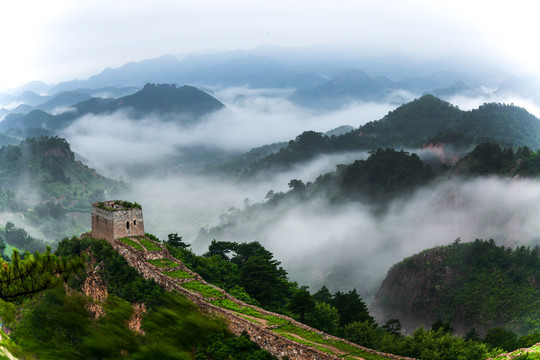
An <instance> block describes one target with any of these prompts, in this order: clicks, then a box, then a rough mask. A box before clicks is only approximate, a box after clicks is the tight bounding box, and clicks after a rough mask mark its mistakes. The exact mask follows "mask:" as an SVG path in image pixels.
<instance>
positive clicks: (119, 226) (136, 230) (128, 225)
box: [92, 200, 144, 243]
mask: <svg viewBox="0 0 540 360" xmlns="http://www.w3.org/2000/svg"><path fill="white" fill-rule="evenodd" d="M138 235H140V236H144V222H143V213H142V207H141V205H139V204H137V203H130V202H128V201H122V200H111V201H100V202H94V203H92V236H93V237H94V238H96V239H105V240H107V241H108V242H111V243H112V242H113V240H116V239H119V238H123V237H129V236H138Z"/></svg>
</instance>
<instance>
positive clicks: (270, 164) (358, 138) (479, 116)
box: [237, 95, 540, 175]
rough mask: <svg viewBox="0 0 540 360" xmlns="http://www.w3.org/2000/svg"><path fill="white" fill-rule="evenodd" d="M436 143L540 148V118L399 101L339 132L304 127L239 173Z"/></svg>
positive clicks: (498, 109) (501, 108)
mask: <svg viewBox="0 0 540 360" xmlns="http://www.w3.org/2000/svg"><path fill="white" fill-rule="evenodd" d="M435 139H438V140H437V141H451V142H456V144H455V145H458V146H462V145H463V142H464V141H465V140H466V142H467V143H475V144H480V143H482V142H486V141H489V142H492V143H496V144H500V145H502V146H512V147H516V148H517V147H519V146H527V147H529V148H530V149H533V150H536V149H538V148H540V120H538V119H537V118H536V117H535V116H533V115H531V114H530V113H528V112H527V111H526V110H525V109H522V108H520V107H517V106H514V105H505V104H496V103H490V104H484V105H482V106H480V107H479V108H478V109H475V110H471V111H462V110H460V109H459V108H457V107H455V106H453V105H452V104H450V103H448V102H446V101H443V100H440V99H438V98H436V97H434V96H432V95H425V96H422V97H421V98H419V99H416V100H414V101H412V102H410V103H407V104H404V105H401V106H400V107H398V108H396V109H395V110H393V111H391V112H389V113H388V114H387V115H386V116H384V117H383V118H382V119H380V120H376V121H371V122H368V123H367V124H365V125H363V126H360V127H359V128H357V129H355V130H352V131H350V132H348V133H346V134H344V135H340V136H330V137H329V136H325V135H323V134H322V133H317V132H314V131H306V132H304V133H303V134H301V135H299V136H297V137H296V138H295V139H294V140H291V141H290V142H289V144H288V145H287V146H286V147H283V148H281V149H280V150H279V151H277V152H276V153H274V154H270V155H268V156H266V157H264V158H262V159H259V160H257V161H255V162H254V163H252V164H251V165H249V166H247V167H244V168H243V169H237V171H240V170H241V174H243V175H250V174H253V173H256V172H259V171H265V170H270V169H272V170H282V169H286V168H289V167H290V166H291V165H293V164H295V163H298V162H302V161H307V160H310V159H312V158H314V157H315V156H317V155H320V154H329V153H337V152H344V151H352V150H371V149H376V148H379V147H381V148H385V147H391V148H396V149H400V148H404V149H418V148H422V146H423V145H426V144H429V143H432V142H433V141H434V140H435Z"/></svg>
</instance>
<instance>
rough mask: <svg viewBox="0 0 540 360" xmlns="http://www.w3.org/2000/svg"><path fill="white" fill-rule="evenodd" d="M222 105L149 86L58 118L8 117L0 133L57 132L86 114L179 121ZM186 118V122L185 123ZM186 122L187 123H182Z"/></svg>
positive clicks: (194, 92)
mask: <svg viewBox="0 0 540 360" xmlns="http://www.w3.org/2000/svg"><path fill="white" fill-rule="evenodd" d="M223 107H224V105H223V104H222V103H221V102H219V101H218V100H216V99H215V98H213V97H212V96H210V95H208V94H207V93H205V92H203V91H201V90H199V89H197V88H194V87H191V86H182V87H178V88H177V87H176V86H175V85H165V84H160V85H153V84H147V85H145V87H144V88H143V89H142V90H140V91H138V92H136V93H134V94H132V95H127V96H123V97H120V98H116V99H115V98H90V99H88V100H85V101H82V102H79V103H77V104H75V105H73V106H72V109H69V110H68V111H65V112H63V113H61V114H58V115H51V114H49V113H47V112H45V111H42V110H34V111H31V112H30V113H28V114H26V115H24V114H9V115H7V116H6V117H5V119H4V120H3V121H2V122H0V131H2V132H6V131H7V130H9V129H13V128H18V129H35V128H44V129H50V130H58V129H62V128H64V127H66V126H68V125H69V124H70V123H71V122H72V121H73V120H74V119H76V118H78V117H80V116H83V115H86V114H96V115H98V114H107V113H112V112H114V111H117V110H121V109H125V110H126V111H127V113H128V115H130V116H131V117H133V118H138V117H141V116H144V115H148V114H152V113H156V114H161V115H166V114H183V115H185V116H186V117H184V118H182V120H183V121H191V120H190V119H191V118H193V117H198V116H202V115H205V114H208V113H211V112H213V111H217V110H219V109H222V108H223ZM188 118H189V119H188ZM186 119H188V120H186Z"/></svg>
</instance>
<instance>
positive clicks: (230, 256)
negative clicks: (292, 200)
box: [167, 240, 292, 309]
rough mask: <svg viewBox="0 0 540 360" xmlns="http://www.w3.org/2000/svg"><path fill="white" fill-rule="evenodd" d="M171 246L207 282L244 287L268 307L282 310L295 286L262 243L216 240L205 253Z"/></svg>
mask: <svg viewBox="0 0 540 360" xmlns="http://www.w3.org/2000/svg"><path fill="white" fill-rule="evenodd" d="M167 249H168V250H169V251H170V252H171V254H172V255H173V256H174V257H176V258H178V259H179V260H182V261H183V262H184V264H186V266H188V267H189V268H190V269H191V270H192V271H194V272H196V273H198V274H199V275H201V276H202V277H203V278H204V279H205V280H206V281H208V282H210V283H212V284H215V285H216V286H219V287H221V288H224V289H234V288H236V287H237V286H238V287H241V288H242V289H244V291H245V292H246V293H247V294H249V296H250V297H251V298H254V299H255V300H256V301H257V302H259V303H260V304H261V305H262V306H264V307H271V308H273V309H278V308H280V307H281V306H284V304H285V302H286V301H287V297H288V293H289V289H290V288H291V286H292V284H291V283H289V282H288V281H287V272H286V271H285V270H284V269H283V268H282V267H280V266H279V265H280V262H279V261H277V260H276V259H274V255H273V254H272V253H271V252H270V251H268V250H266V249H265V248H264V247H263V246H262V245H261V244H260V243H258V242H250V243H236V242H218V241H215V240H214V241H212V243H211V244H210V246H209V249H208V252H207V253H205V254H204V256H197V255H195V254H194V253H193V252H192V251H190V250H189V249H186V248H182V247H172V246H170V245H168V246H167Z"/></svg>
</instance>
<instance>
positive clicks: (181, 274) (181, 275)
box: [162, 270, 194, 279]
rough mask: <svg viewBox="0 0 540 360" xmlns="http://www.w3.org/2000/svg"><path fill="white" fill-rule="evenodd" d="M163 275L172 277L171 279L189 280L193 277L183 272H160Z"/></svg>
mask: <svg viewBox="0 0 540 360" xmlns="http://www.w3.org/2000/svg"><path fill="white" fill-rule="evenodd" d="M162 273H163V274H165V275H167V276H170V277H172V278H173V279H191V278H193V277H194V276H193V275H191V274H190V273H187V272H185V271H183V270H173V271H162Z"/></svg>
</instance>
